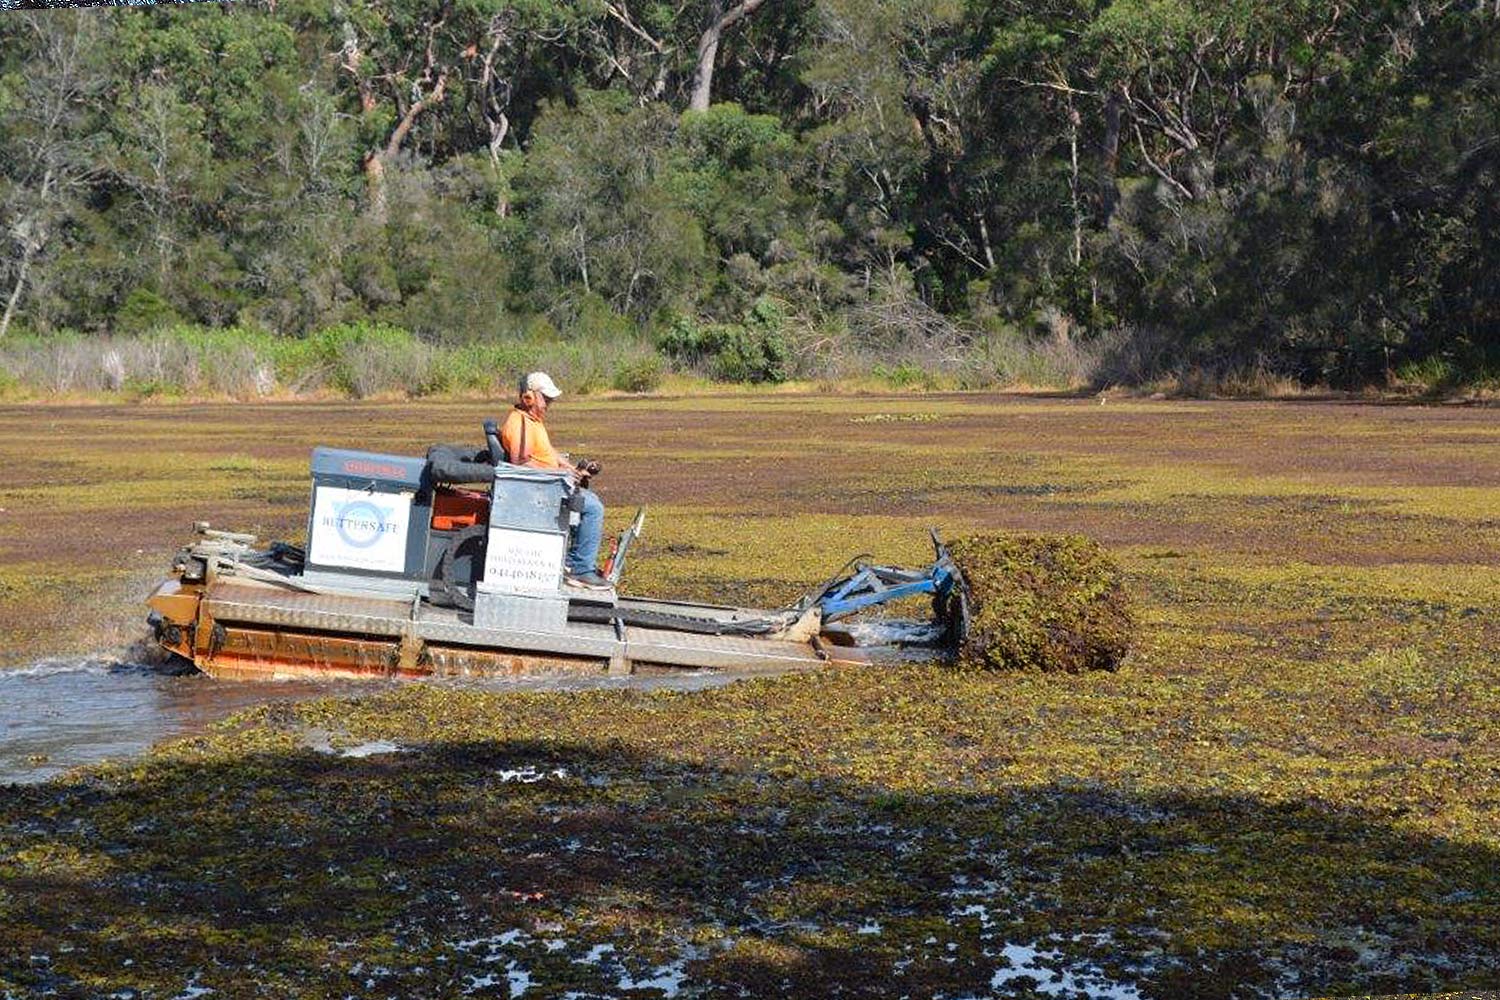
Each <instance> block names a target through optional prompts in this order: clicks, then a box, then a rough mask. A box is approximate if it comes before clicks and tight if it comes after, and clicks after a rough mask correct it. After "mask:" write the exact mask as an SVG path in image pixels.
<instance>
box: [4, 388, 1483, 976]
mask: <svg viewBox="0 0 1500 1000" xmlns="http://www.w3.org/2000/svg"><path fill="white" fill-rule="evenodd" d="M503 406H504V403H502V402H498V401H497V402H495V403H490V404H485V403H482V402H477V401H476V402H472V403H464V404H459V403H443V404H421V405H418V404H406V403H390V404H376V403H337V404H334V403H328V404H318V403H300V404H285V405H281V404H262V405H238V406H237V405H217V404H214V405H208V404H205V405H186V404H176V405H139V406H122V407H97V406H79V407H49V406H20V407H13V408H10V409H3V410H0V468H3V469H4V470H5V473H4V476H3V478H0V656H3V657H4V658H5V661H6V663H7V664H9V667H10V668H12V669H16V668H19V669H22V670H24V669H25V668H26V665H28V664H35V663H36V662H37V661H38V660H41V659H43V658H45V657H55V656H80V655H93V654H98V653H99V652H100V651H101V650H104V651H108V650H119V649H121V648H124V647H125V646H126V645H127V644H128V643H130V642H132V641H134V640H138V639H139V638H141V637H143V636H144V634H145V626H144V618H145V608H144V606H143V605H142V604H141V603H140V602H141V600H142V598H143V597H144V595H145V593H146V592H147V591H148V590H149V587H150V586H151V583H152V580H153V578H154V577H157V576H160V575H162V574H164V573H165V571H166V569H167V567H168V564H169V562H170V559H171V556H172V553H173V552H174V551H175V550H176V548H177V547H178V546H179V545H180V544H182V543H184V542H186V541H187V540H188V539H189V536H190V533H191V524H192V522H193V521H195V520H199V519H207V520H210V521H212V522H213V523H214V524H215V525H216V526H218V527H224V528H231V529H236V530H245V531H253V532H256V533H257V534H259V535H261V536H262V537H264V538H273V537H274V538H286V539H288V540H293V541H296V540H300V536H301V533H302V530H303V525H304V521H305V517H306V503H307V497H308V487H307V463H308V453H309V450H310V448H311V447H312V446H313V445H315V444H327V445H332V446H338V447H349V448H360V449H365V450H371V451H381V452H390V453H397V454H421V453H422V451H423V450H424V449H425V448H426V446H427V445H428V444H429V443H432V442H434V441H455V442H456V441H470V442H474V443H475V444H476V445H477V443H478V442H479V425H480V421H481V420H482V419H483V418H484V417H485V416H489V415H494V414H495V413H496V411H498V410H500V409H501V408H503ZM548 419H549V424H550V425H551V426H552V427H553V428H554V429H553V436H554V439H555V440H556V441H557V442H558V443H559V444H560V445H561V446H563V447H566V448H569V449H570V450H572V451H573V452H574V453H575V454H581V455H587V456H589V457H595V458H598V459H599V460H601V461H602V462H603V463H604V466H605V468H604V472H603V473H602V474H601V476H600V477H599V479H598V480H597V482H596V486H597V489H598V491H599V493H600V494H601V496H602V498H603V499H604V500H605V502H606V504H608V505H609V528H610V529H611V530H618V528H620V527H621V526H623V525H624V524H625V523H626V522H627V521H628V520H629V518H630V516H631V515H632V514H633V513H634V510H635V507H636V506H637V505H641V504H644V505H646V506H647V507H648V508H649V516H648V521H647V526H646V535H645V537H644V539H643V542H642V544H641V547H640V549H639V551H638V552H637V553H636V555H635V557H634V558H633V561H632V564H631V567H630V570H629V572H628V573H627V575H626V581H625V588H624V589H625V590H626V591H627V592H629V593H637V594H652V595H661V596H674V597H690V598H703V599H710V600H715V601H719V602H721V603H741V604H754V605H759V606H780V605H782V604H785V603H787V602H790V601H792V600H794V599H795V598H796V597H797V596H798V595H799V594H801V593H803V592H804V591H805V590H807V589H808V588H810V587H813V586H815V585H817V584H818V583H820V582H821V581H823V580H824V579H825V578H826V577H827V576H828V575H829V574H830V573H832V572H833V571H835V570H836V569H838V567H839V566H840V565H841V564H842V563H843V562H844V561H845V560H846V559H847V558H849V557H850V556H854V555H857V554H859V553H871V554H872V555H873V556H874V557H875V558H876V559H877V560H878V561H880V562H884V563H891V564H905V565H921V564H922V563H925V562H926V561H928V560H929V559H930V557H931V551H930V543H929V541H928V537H927V528H928V527H929V526H935V527H937V528H938V529H939V531H940V532H941V533H942V534H943V535H944V536H946V537H950V538H953V537H959V536H963V535H971V534H976V533H983V534H995V533H1008V532H1026V533H1037V532H1041V533H1068V534H1074V533H1077V534H1084V535H1088V536H1090V537H1091V538H1093V539H1095V540H1096V541H1098V542H1099V543H1100V544H1102V545H1103V546H1104V547H1105V548H1106V549H1107V550H1108V551H1109V553H1110V554H1111V555H1112V556H1113V558H1114V559H1115V560H1116V561H1117V562H1118V564H1119V566H1120V567H1121V569H1122V570H1123V574H1124V581H1125V587H1126V589H1127V590H1128V592H1129V596H1130V601H1131V608H1132V615H1133V618H1134V623H1135V624H1134V627H1135V631H1136V640H1135V644H1134V647H1133V648H1132V651H1131V653H1130V655H1129V656H1128V658H1127V659H1126V660H1125V662H1124V663H1123V665H1121V666H1120V667H1119V669H1117V670H1114V671H1091V672H1085V673H1072V674H1065V673H1051V672H1045V671H1027V672H1021V673H1009V672H986V671H964V670H957V669H954V668H951V667H947V666H943V665H941V664H912V665H907V666H900V667H864V668H838V669H827V670H824V671H822V672H813V673H806V674H798V675H789V676H782V677H772V678H761V679H755V680H747V681H741V682H736V683H733V684H729V685H726V686H721V687H714V688H711V689H707V690H686V691H684V690H647V689H641V688H629V687H624V688H621V689H609V688H606V689H594V690H586V691H569V690H544V691H534V690H507V689H505V688H504V687H503V686H501V687H497V686H495V685H489V686H482V687H480V686H466V685H463V684H457V683H453V682H444V683H419V682H414V683H406V684H401V685H384V684H382V685H376V686H370V687H368V688H361V687H355V688H352V689H351V688H349V687H347V686H345V687H342V688H339V689H337V690H333V689H330V690H329V691H328V692H327V693H326V696H321V697H315V698H312V699H310V700H309V699H306V698H302V699H301V700H292V699H287V698H282V697H278V695H277V693H276V691H275V690H274V688H272V689H270V690H268V691H267V693H266V694H265V696H264V698H263V699H259V700H258V701H259V703H257V704H255V705H253V706H252V707H250V708H248V709H246V710H243V711H240V712H238V713H237V714H234V715H231V716H230V717H228V718H224V719H222V720H220V721H217V722H213V723H209V724H206V725H204V726H202V727H200V728H199V729H198V730H197V731H195V732H192V733H190V734H188V735H186V736H183V737H180V738H177V739H172V740H168V741H166V742H163V743H160V744H158V745H157V746H155V747H154V748H152V749H151V750H150V751H149V752H146V753H144V754H139V755H125V756H121V757H119V758H116V759H113V760H107V761H104V762H102V763H95V764H91V765H88V766H84V767H79V768H75V769H72V770H68V771H65V772H64V773H62V774H60V775H58V776H55V777H53V778H52V779H51V780H48V781H45V782H39V783H31V784H15V785H10V786H0V997H4V998H7V1000H9V998H21V997H28V998H29V997H33V996H58V997H105V996H115V997H132V998H170V997H199V996H202V997H213V998H240V997H307V998H313V997H319V998H321V997H346V996H355V997H393V998H411V997H458V996H466V995H468V996H489V997H506V996H509V997H526V998H528V1000H532V998H545V997H579V998H582V997H684V998H685V997H769V996H797V997H831V996H867V997H900V996H910V997H931V998H936V997H945V998H961V997H987V996H1003V997H1052V998H1057V997H1065V998H1080V997H1088V998H1095V997H1113V998H1125V1000H1134V998H1177V997H1204V998H1212V997H1235V998H1259V997H1267V998H1270V997H1306V996H1351V995H1369V994H1391V993H1436V992H1442V991H1464V990H1481V989H1496V988H1500V971H1497V968H1500V965H1497V963H1496V956H1497V955H1500V721H1497V720H1500V419H1497V417H1496V412H1495V411H1494V410H1493V409H1489V410H1486V409H1481V408H1462V407H1409V406H1381V405H1363V404H1355V403H1330V402H1295V403H1237V402H1178V401H1146V400H1134V401H1132V400H1126V399H1108V400H1104V399H1101V398H1096V397H1088V398H1082V399H1079V398H1055V399H1053V398H1037V397H1016V396H1001V395H969V394H956V395H936V396H933V395H927V396H906V395H892V396H855V397H832V396H825V395H764V396H732V397H731V396H726V397H709V398H681V399H675V398H674V399H644V398H615V399H573V398H571V397H565V398H564V400H563V401H562V402H561V403H560V404H559V405H558V406H557V407H556V409H555V410H554V411H553V412H552V413H551V414H549V418H548ZM0 669H4V668H0ZM181 680H182V681H183V682H185V683H188V684H198V685H203V686H212V685H214V684H215V683H217V682H214V681H212V680H211V679H209V678H206V677H190V678H182V679H181ZM107 682H108V675H107V674H101V675H100V676H99V683H101V684H103V683H107ZM0 739H3V735H0Z"/></svg>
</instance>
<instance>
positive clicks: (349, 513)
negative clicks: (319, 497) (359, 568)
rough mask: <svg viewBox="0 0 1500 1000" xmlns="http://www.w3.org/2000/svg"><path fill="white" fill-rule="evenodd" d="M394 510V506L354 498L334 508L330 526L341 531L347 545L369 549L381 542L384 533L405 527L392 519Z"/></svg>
mask: <svg viewBox="0 0 1500 1000" xmlns="http://www.w3.org/2000/svg"><path fill="white" fill-rule="evenodd" d="M394 511H395V508H393V507H377V506H375V505H374V504H373V503H371V502H370V501H368V500H354V501H352V502H350V503H342V504H339V505H338V506H336V507H335V508H334V509H333V516H332V517H331V518H329V519H328V520H329V521H330V522H331V523H330V524H329V527H331V528H333V529H334V530H335V531H337V532H338V533H339V537H340V538H342V539H343V540H344V544H345V545H351V546H353V547H354V548H356V549H368V548H369V547H370V546H372V545H375V544H377V543H379V541H380V539H381V536H382V535H389V534H393V533H395V532H397V531H400V530H402V528H404V527H405V525H404V524H398V523H397V522H395V521H392V520H391V514H392V513H394Z"/></svg>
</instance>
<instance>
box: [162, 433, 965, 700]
mask: <svg viewBox="0 0 1500 1000" xmlns="http://www.w3.org/2000/svg"><path fill="white" fill-rule="evenodd" d="M485 431H486V439H487V441H488V446H487V448H485V449H483V450H481V451H479V452H477V453H476V452H474V451H472V450H469V451H465V450H463V449H461V448H459V447H455V446H445V445H438V446H434V447H433V448H431V449H429V451H428V453H427V456H426V458H414V457H407V456H399V455H384V454H375V453H369V452H360V451H345V450H338V449H332V448H317V449H315V450H314V451H313V455H312V497H311V504H310V509H309V512H308V523H307V545H306V547H305V548H304V547H298V546H294V545H289V544H286V543H283V542H273V543H271V544H269V545H266V546H261V545H259V544H258V541H257V539H256V538H255V537H254V536H252V535H247V534H239V533H235V532H228V531H216V530H214V529H212V528H210V527H209V525H208V524H207V523H205V522H199V523H198V525H197V533H198V536H199V537H198V539H197V540H196V541H195V542H194V543H192V544H191V545H189V546H187V547H186V548H184V549H183V550H182V551H181V552H180V553H179V554H178V555H177V557H176V559H175V560H174V562H173V565H172V576H171V577H170V578H168V579H167V580H166V581H164V582H163V583H162V584H161V585H160V586H158V587H157V589H156V591H155V592H154V593H153V594H152V595H151V596H150V598H148V600H147V604H148V605H149V606H150V608H151V615H150V623H151V627H152V629H153V632H154V635H155V638H156V641H157V642H158V643H159V644H160V645H161V646H163V647H164V648H165V649H167V650H169V651H171V652H172V653H175V654H177V655H179V656H181V657H184V658H186V659H188V660H191V661H192V662H193V663H194V664H195V665H196V666H197V667H198V668H199V669H201V670H203V671H204V672H205V673H208V674H210V675H213V676H216V677H234V678H282V677H307V676H365V677H385V676H396V675H404V676H425V675H438V676H444V675H530V674H538V675H547V674H579V673H582V674H591V673H592V674H604V675H610V676H620V675H628V674H631V673H635V672H638V671H641V672H644V671H658V670H668V671H670V670H681V669H683V668H688V669H692V668H698V669H723V670H767V671H781V670H796V669H805V668H811V667H817V666H819V665H823V664H827V663H840V662H842V663H868V662H871V661H876V660H885V659H891V658H895V657H900V656H903V655H910V650H911V649H912V648H913V647H917V649H918V655H928V656H935V655H943V654H944V653H945V652H946V651H948V650H951V649H952V648H954V647H955V646H956V645H957V644H958V642H959V641H960V640H961V639H962V637H963V635H964V632H965V630H966V628H967V601H966V598H965V587H964V583H963V580H962V577H961V575H960V573H959V571H958V569H957V567H956V566H955V565H954V563H953V561H952V559H951V558H950V557H949V555H948V553H947V550H946V549H945V548H944V546H943V544H942V542H941V541H940V540H939V539H938V536H937V533H936V532H933V533H932V541H933V547H934V561H933V562H932V564H931V565H929V566H927V567H925V568H922V569H916V570H910V569H900V568H897V567H890V566H877V565H871V564H869V563H867V562H864V561H862V560H851V561H850V563H848V564H846V565H845V567H844V569H843V570H841V571H840V572H839V573H838V574H836V575H835V576H834V578H833V579H831V580H829V582H828V583H827V584H825V585H824V586H823V587H821V588H819V589H817V590H816V591H813V592H810V593H809V594H807V595H806V596H804V597H803V598H802V599H801V600H799V601H797V602H796V603H795V604H793V605H791V606H789V607H786V608H782V609H779V610H761V609H755V608H740V607H730V606H725V605H717V604H702V603H692V602H685V601H673V600H664V599H658V598H651V597H635V596H623V595H621V594H620V593H619V590H618V587H619V584H620V580H621V578H622V575H623V573H624V570H625V566H626V562H627V559H628V557H629V555H630V551H631V547H632V545H633V543H634V542H635V540H636V539H637V538H638V537H639V536H640V534H641V530H642V527H643V525H644V522H645V511H644V509H642V510H640V511H638V512H637V513H636V516H635V519H634V520H633V521H632V523H631V524H630V526H629V527H628V528H626V529H625V530H624V531H623V532H622V533H621V534H620V535H619V537H618V538H617V539H616V540H615V542H614V545H613V548H612V550H611V553H610V556H609V561H608V563H607V565H606V566H605V568H604V574H605V576H606V577H607V579H608V580H609V582H610V584H611V587H610V589H608V590H602V589H601V590H584V591H579V590H574V589H572V588H568V587H566V586H564V582H563V581H564V573H563V567H564V555H565V553H566V551H567V547H568V541H569V537H570V534H571V531H572V530H573V529H574V527H575V526H576V525H577V522H578V515H577V513H576V511H575V509H574V508H575V498H576V497H577V488H576V486H575V485H574V483H573V481H572V479H571V477H569V476H568V475H567V474H566V473H557V472H551V471H543V470H538V469H533V468H528V467H524V466H518V465H511V464H509V463H507V462H506V461H505V460H504V453H503V451H502V450H501V447H500V444H499V441H498V440H497V437H496V435H495V433H494V425H493V423H492V422H486V424H485ZM916 595H931V598H932V605H933V608H934V609H935V613H934V620H933V621H932V622H931V623H928V624H927V625H926V626H925V627H921V628H917V629H906V630H904V631H899V632H896V633H891V632H882V631H881V630H879V629H878V628H875V629H870V628H861V627H859V626H857V625H851V624H849V619H850V617H851V616H853V615H855V614H856V613H857V612H860V611H863V610H865V609H868V608H873V607H876V606H878V605H884V604H887V603H889V602H891V601H894V600H896V599H899V598H906V597H913V596H916Z"/></svg>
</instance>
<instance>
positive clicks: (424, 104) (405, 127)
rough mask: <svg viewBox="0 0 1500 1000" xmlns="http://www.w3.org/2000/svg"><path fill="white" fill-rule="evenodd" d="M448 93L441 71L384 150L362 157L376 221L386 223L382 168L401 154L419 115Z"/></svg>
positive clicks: (409, 109)
mask: <svg viewBox="0 0 1500 1000" xmlns="http://www.w3.org/2000/svg"><path fill="white" fill-rule="evenodd" d="M447 90H448V73H447V71H446V70H444V71H443V72H442V73H441V74H439V75H438V78H437V84H436V86H434V87H433V88H432V93H430V94H428V95H427V96H426V97H424V98H422V99H421V100H420V101H417V102H416V103H415V104H413V105H412V106H411V107H409V108H407V109H406V114H404V115H402V116H401V120H400V121H399V122H397V123H396V127H395V129H394V130H392V132H391V137H390V138H389V139H388V140H386V144H385V148H384V149H382V150H379V151H371V152H369V153H367V154H365V164H364V166H365V182H366V184H367V185H368V187H369V192H370V214H371V216H372V217H374V219H375V220H376V221H377V222H384V221H385V215H386V211H385V165H386V162H387V161H389V160H393V159H395V158H396V154H397V153H399V152H401V144H402V143H404V142H405V141H406V137H407V135H408V134H409V133H410V132H411V129H412V126H413V125H415V124H416V123H417V119H418V118H420V117H421V116H422V112H424V111H426V110H427V109H428V108H431V107H432V106H434V105H436V104H441V103H442V102H443V95H444V94H445V93H446V92H447Z"/></svg>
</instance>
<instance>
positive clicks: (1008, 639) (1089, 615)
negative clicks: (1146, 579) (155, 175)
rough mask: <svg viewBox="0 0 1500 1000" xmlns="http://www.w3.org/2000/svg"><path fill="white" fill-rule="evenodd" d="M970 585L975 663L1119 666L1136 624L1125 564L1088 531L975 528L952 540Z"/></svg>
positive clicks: (967, 649)
mask: <svg viewBox="0 0 1500 1000" xmlns="http://www.w3.org/2000/svg"><path fill="white" fill-rule="evenodd" d="M948 551H949V552H950V553H952V555H953V560H954V562H955V563H956V564H957V566H958V568H959V571H960V572H961V573H962V574H963V576H964V580H965V582H966V583H967V584H968V586H969V609H970V615H971V618H970V622H969V632H968V635H966V636H965V637H964V641H963V645H962V647H961V649H960V650H959V665H960V667H963V668H965V669H969V670H1028V671H1055V672H1064V673H1082V672H1084V671H1087V670H1114V669H1116V668H1117V667H1119V665H1120V664H1121V662H1123V660H1124V659H1125V654H1126V653H1127V652H1128V651H1129V649H1130V644H1131V641H1132V638H1133V636H1134V631H1135V623H1134V620H1133V619H1132V617H1131V614H1130V608H1129V604H1128V601H1127V599H1126V594H1125V588H1124V583H1123V579H1122V576H1121V573H1120V568H1119V566H1118V565H1117V564H1116V563H1115V560H1114V559H1113V558H1112V557H1111V556H1110V555H1109V553H1108V552H1106V551H1105V550H1104V548H1103V547H1102V546H1100V545H1099V543H1098V542H1095V541H1094V540H1093V539H1091V538H1087V537H1085V536H1083V535H1014V536H1002V535H973V536H970V537H967V538H960V539H958V540H956V541H954V542H953V543H952V544H951V545H949V547H948Z"/></svg>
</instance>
